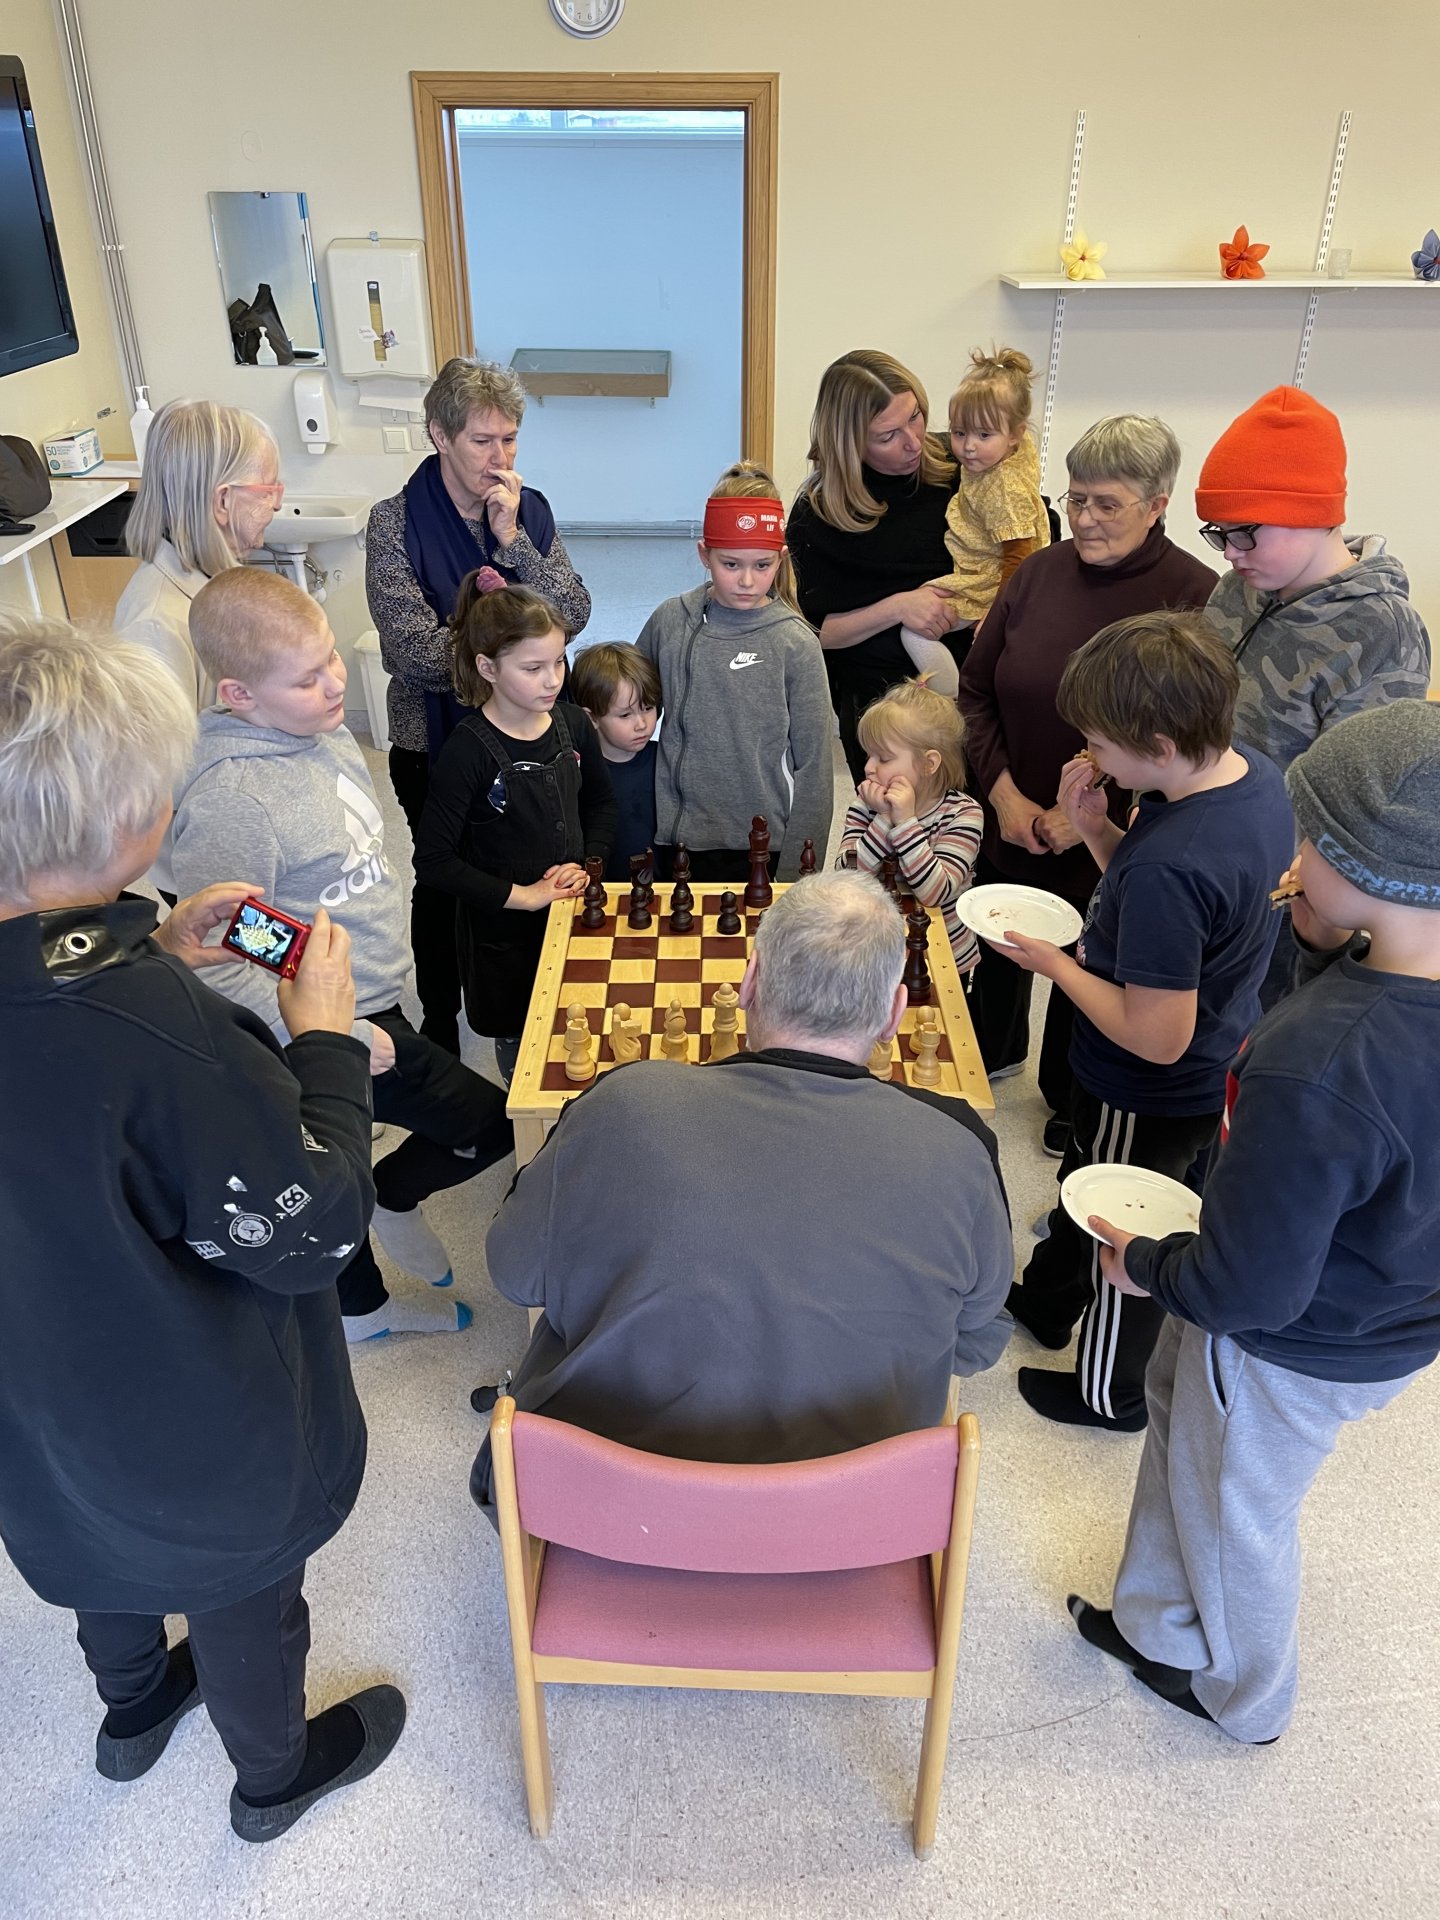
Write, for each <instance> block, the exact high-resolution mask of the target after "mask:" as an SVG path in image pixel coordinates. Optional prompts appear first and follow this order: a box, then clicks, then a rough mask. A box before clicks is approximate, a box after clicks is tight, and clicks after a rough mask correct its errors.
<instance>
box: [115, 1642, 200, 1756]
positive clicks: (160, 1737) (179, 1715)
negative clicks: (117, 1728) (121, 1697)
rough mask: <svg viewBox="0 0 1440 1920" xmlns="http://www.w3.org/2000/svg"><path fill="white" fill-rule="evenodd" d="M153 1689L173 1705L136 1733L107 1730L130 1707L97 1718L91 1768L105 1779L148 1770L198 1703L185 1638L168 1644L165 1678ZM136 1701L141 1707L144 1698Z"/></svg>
mask: <svg viewBox="0 0 1440 1920" xmlns="http://www.w3.org/2000/svg"><path fill="white" fill-rule="evenodd" d="M155 1692H156V1693H157V1694H159V1693H162V1692H163V1693H166V1694H168V1696H169V1698H171V1699H172V1700H174V1701H175V1705H174V1707H173V1708H172V1709H171V1711H170V1712H169V1713H167V1714H166V1715H165V1717H164V1719H163V1720H159V1721H157V1722H156V1723H155V1725H154V1726H152V1727H146V1728H145V1729H144V1730H143V1731H142V1732H140V1733H132V1734H116V1733H112V1732H107V1728H109V1727H110V1726H111V1725H112V1723H114V1722H115V1721H117V1720H120V1721H121V1722H122V1723H123V1721H124V1720H125V1719H126V1718H127V1717H128V1716H129V1715H131V1714H133V1713H134V1712H135V1709H134V1708H133V1707H132V1708H128V1709H127V1710H126V1713H125V1714H124V1715H118V1714H115V1713H113V1712H112V1713H107V1714H106V1716H105V1718H104V1720H103V1721H102V1722H101V1726H100V1731H99V1733H97V1734H96V1736H95V1771H96V1772H97V1773H101V1774H103V1775H104V1776H105V1778H106V1779H107V1780H138V1779H139V1778H140V1776H141V1774H142V1773H148V1772H149V1771H150V1769H151V1767H153V1766H154V1764H155V1762H156V1761H157V1760H158V1759H159V1758H160V1756H161V1754H162V1753H164V1751H165V1749H166V1747H168V1746H169V1744H170V1736H171V1734H172V1733H174V1731H175V1729H176V1727H178V1726H179V1724H180V1722H181V1721H182V1720H183V1719H184V1718H185V1715H186V1714H187V1713H190V1712H192V1711H193V1710H194V1709H195V1708H196V1707H198V1706H199V1704H200V1685H199V1682H198V1681H197V1680H196V1678H195V1662H194V1660H193V1659H192V1658H191V1655H190V1642H189V1641H188V1640H177V1641H176V1642H175V1645H174V1646H173V1647H171V1649H170V1656H169V1665H168V1667H167V1669H166V1674H165V1678H164V1679H163V1680H162V1681H161V1683H160V1685H159V1686H158V1687H157V1688H156V1689H155ZM147 1697H148V1696H147ZM140 1704H141V1706H142V1707H143V1705H144V1702H143V1701H142V1702H141V1703H140Z"/></svg>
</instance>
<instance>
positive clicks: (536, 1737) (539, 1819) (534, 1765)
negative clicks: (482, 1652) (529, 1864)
mask: <svg viewBox="0 0 1440 1920" xmlns="http://www.w3.org/2000/svg"><path fill="white" fill-rule="evenodd" d="M515 1679H516V1695H517V1698H518V1701H519V1706H520V1754H521V1758H522V1760H523V1762H524V1766H525V1798H526V1800H527V1801H528V1802H529V1806H530V1831H531V1833H532V1834H533V1835H534V1837H535V1838H536V1839H537V1840H544V1839H546V1838H547V1837H548V1835H549V1832H550V1822H551V1820H552V1819H553V1817H554V1813H555V1781H554V1778H553V1776H552V1774H551V1772H550V1735H549V1731H548V1730H547V1728H546V1725H545V1689H544V1688H543V1687H542V1686H540V1685H539V1684H538V1683H536V1682H534V1681H532V1682H530V1683H529V1684H528V1685H527V1684H526V1683H525V1682H524V1681H522V1680H521V1679H520V1676H519V1675H518V1674H517V1675H516V1676H515Z"/></svg>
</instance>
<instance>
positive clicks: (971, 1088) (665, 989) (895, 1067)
mask: <svg viewBox="0 0 1440 1920" xmlns="http://www.w3.org/2000/svg"><path fill="white" fill-rule="evenodd" d="M793 884H794V885H796V886H804V885H805V882H804V880H798V881H795V882H794V883H793ZM670 891H671V890H670V887H669V886H667V885H665V884H664V883H661V884H659V885H657V886H656V888H655V893H654V898H653V900H652V902H651V907H650V911H651V916H652V917H651V924H650V926H649V927H648V928H647V929H646V930H645V931H643V932H639V931H635V930H632V929H631V928H630V927H629V926H628V925H627V923H626V904H627V902H628V900H629V897H630V889H629V887H628V886H627V885H625V884H624V883H620V884H616V883H610V884H608V885H607V886H606V888H605V920H604V924H603V925H602V926H599V927H596V928H593V929H587V928H585V927H582V925H581V924H580V915H581V913H582V911H583V908H582V903H581V902H580V901H579V900H561V901H557V902H556V904H555V905H554V906H553V907H552V908H551V909H550V916H549V924H548V926H547V928H546V932H545V944H544V947H543V949H542V951H541V955H540V965H539V969H538V971H537V973H536V976H535V986H534V990H533V991H532V993H531V996H530V1010H529V1013H528V1014H527V1016H526V1021H525V1031H524V1035H523V1036H522V1039H521V1044H520V1057H519V1060H518V1062H517V1063H516V1068H515V1077H514V1080H513V1081H512V1083H511V1087H510V1099H509V1103H508V1109H507V1110H508V1112H509V1114H510V1117H511V1119H512V1121H513V1122H514V1126H515V1158H516V1162H517V1164H518V1165H520V1166H524V1165H525V1163H526V1162H527V1161H529V1160H531V1159H533V1158H534V1156H535V1155H536V1154H537V1153H538V1152H539V1150H540V1147H541V1145H542V1144H543V1142H544V1139H545V1136H546V1134H547V1133H548V1132H549V1131H550V1129H551V1127H553V1126H554V1124H555V1122H556V1120H557V1119H558V1118H559V1115H560V1110H561V1108H562V1107H563V1106H564V1105H565V1102H566V1101H567V1100H570V1099H573V1098H574V1096H575V1095H576V1094H577V1093H581V1092H583V1091H584V1088H585V1087H586V1086H588V1085H593V1084H594V1082H593V1080H592V1081H583V1082H580V1081H575V1080H572V1079H570V1077H569V1076H568V1074H567V1073H566V1071H565V1059H566V1050H565V1029H566V1025H567V1019H568V1009H569V1008H570V1007H572V1006H574V1005H576V1004H578V1005H579V1006H580V1007H582V1008H583V1009H584V1014H585V1019H586V1021H587V1023H588V1025H589V1028H590V1031H591V1033H592V1034H593V1035H594V1036H595V1041H596V1050H595V1056H594V1057H595V1065H596V1070H597V1073H598V1074H604V1073H607V1072H608V1071H609V1070H610V1069H611V1068H612V1067H613V1066H614V1065H615V1064H616V1062H615V1058H614V1055H613V1054H612V1053H611V1051H610V1030H611V1025H612V1022H613V1019H614V1010H615V1008H616V1007H617V1006H620V1005H624V1006H628V1007H629V1009H630V1015H631V1021H632V1023H634V1024H636V1025H638V1027H639V1032H640V1057H641V1059H651V1060H661V1059H665V1058H666V1057H667V1056H666V1055H665V1054H664V1052H663V1051H662V1048H661V1039H662V1035H663V1033H664V1029H665V1015H666V1011H667V1009H668V1008H669V1006H670V1003H671V1001H672V1000H678V1001H679V1003H680V1006H681V1008H682V1009H683V1011H684V1016H685V1030H686V1035H687V1041H688V1048H687V1059H688V1061H689V1063H690V1064H691V1065H701V1064H703V1063H704V1062H705V1061H707V1060H708V1059H709V1057H710V1044H711V1040H710V1036H711V1031H712V1029H713V1026H714V1021H715V1009H714V1006H713V1005H712V1001H713V999H714V994H715V989H716V988H717V987H719V986H722V985H724V984H727V983H728V984H729V985H730V986H732V987H738V986H739V984H740V980H741V977H742V976H743V974H744V972H745V967H746V963H747V962H748V960H749V958H750V949H751V946H752V944H753V943H754V939H755V929H756V928H757V927H758V925H759V924H760V919H761V915H760V914H758V913H756V912H753V911H748V910H747V909H746V908H745V907H744V905H743V903H742V904H741V906H740V931H739V932H738V933H734V934H722V933H720V932H718V931H717V927H716V922H717V920H718V919H719V916H720V894H721V889H720V888H719V887H718V886H715V887H711V886H696V887H695V889H694V894H695V904H694V908H693V913H694V924H693V925H692V926H691V928H690V930H689V932H688V933H684V934H672V933H671V932H670V931H669V927H668V922H669V912H670ZM785 891H786V887H785V885H784V884H783V883H777V884H776V886H775V894H776V897H777V898H778V897H779V895H780V894H782V893H784V892H785ZM736 892H737V894H738V892H739V887H738V886H737V887H736ZM929 919H930V938H929V943H928V947H927V952H926V962H927V965H928V968H929V972H930V979H931V997H930V1001H929V1003H928V1004H929V1006H931V1007H934V1008H936V1009H938V1011H939V1015H940V1027H941V1037H940V1044H939V1047H938V1049H937V1050H936V1059H937V1061H938V1064H939V1069H940V1078H939V1081H938V1082H937V1083H936V1084H935V1086H934V1089H933V1090H934V1091H935V1092H937V1093H946V1094H951V1095H953V1096H956V1097H958V1098H960V1099H963V1100H968V1101H969V1102H970V1104H971V1106H973V1107H981V1108H985V1109H990V1108H993V1106H994V1105H995V1101H994V1098H993V1096H992V1095H991V1092H990V1085H989V1082H988V1081H987V1080H986V1078H985V1069H984V1067H983V1066H982V1065H981V1061H980V1050H979V1048H978V1047H977V1046H976V1044H975V1032H974V1029H973V1027H972V1026H971V1024H970V1013H969V1009H968V1008H967V1006H966V1004H965V989H964V987H963V985H962V984H961V980H960V975H959V973H958V972H957V970H956V967H955V956H954V954H953V953H952V951H951V948H950V941H949V939H948V937H947V936H946V932H945V922H944V920H943V918H942V917H941V914H940V912H939V910H938V908H937V909H932V910H931V911H930V913H929ZM919 1011H920V1009H918V1008H917V1007H914V1006H912V1007H910V1008H908V1009H907V1011H906V1013H905V1017H904V1019H903V1020H902V1022H901V1025H900V1032H899V1033H898V1034H897V1036H896V1038H895V1040H894V1041H892V1042H891V1047H890V1060H891V1065H890V1078H891V1079H892V1080H896V1081H900V1082H913V1077H914V1075H913V1068H914V1054H913V1051H912V1046H911V1039H910V1036H911V1034H912V1033H913V1031H914V1028H915V1025H916V1021H917V1015H918V1013H919ZM739 1040H740V1046H741V1048H742V1049H743V1047H744V1045H745V1014H744V1010H743V1008H742V1009H741V1010H740V1012H739ZM673 1064H675V1065H676V1067H677V1068H678V1067H679V1065H680V1063H679V1061H678V1060H677V1061H675V1062H674V1063H673Z"/></svg>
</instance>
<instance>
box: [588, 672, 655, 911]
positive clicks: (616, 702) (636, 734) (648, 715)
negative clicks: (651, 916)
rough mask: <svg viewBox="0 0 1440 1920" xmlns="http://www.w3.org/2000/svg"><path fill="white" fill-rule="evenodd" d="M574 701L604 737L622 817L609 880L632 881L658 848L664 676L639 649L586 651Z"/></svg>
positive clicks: (602, 748) (603, 749)
mask: <svg viewBox="0 0 1440 1920" xmlns="http://www.w3.org/2000/svg"><path fill="white" fill-rule="evenodd" d="M570 698H571V699H572V700H573V701H574V702H575V704H576V706H577V707H583V708H584V709H585V711H586V713H588V714H589V716H590V719H591V721H592V722H593V724H594V727H595V731H596V733H598V734H599V736H600V751H601V753H602V754H603V755H604V758H605V763H606V767H607V769H608V771H609V774H610V785H611V786H612V787H613V788H614V790H615V799H616V803H617V804H618V806H619V809H620V815H619V818H618V820H617V821H616V823H615V841H614V845H613V846H612V847H611V849H610V864H609V866H608V867H607V868H606V869H605V878H606V879H607V880H628V879H629V878H630V857H631V855H632V854H636V853H647V852H650V851H652V850H653V848H654V846H655V761H656V757H657V754H658V751H659V749H658V748H657V747H656V745H655V728H656V726H657V725H658V723H659V719H660V709H661V707H662V705H663V704H664V703H663V700H662V698H661V691H660V670H659V668H658V667H657V666H656V665H655V662H654V661H653V660H647V659H646V657H645V655H644V654H643V653H641V652H640V650H639V648H638V647H630V646H615V645H611V644H609V643H608V642H602V643H600V644H597V645H596V646H593V647H586V648H585V649H584V650H583V651H582V652H581V653H579V654H578V655H577V656H576V659H575V664H574V666H573V667H571V669H570Z"/></svg>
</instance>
